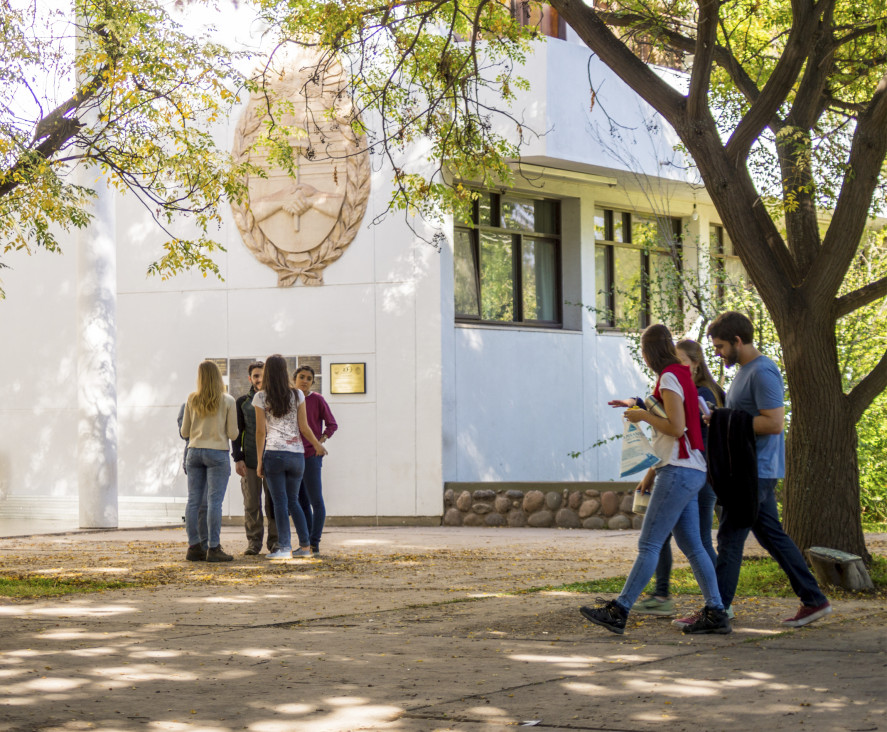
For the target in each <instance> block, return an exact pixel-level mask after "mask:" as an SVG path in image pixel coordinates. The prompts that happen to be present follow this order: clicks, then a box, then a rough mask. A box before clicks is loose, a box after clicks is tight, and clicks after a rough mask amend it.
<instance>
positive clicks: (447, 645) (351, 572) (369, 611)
mask: <svg viewBox="0 0 887 732" xmlns="http://www.w3.org/2000/svg"><path fill="white" fill-rule="evenodd" d="M636 538H637V535H636V533H635V532H630V531H628V532H606V531H603V532H588V531H581V532H580V531H557V530H532V529H524V530H513V531H508V530H489V529H487V530H485V529H443V528H433V529H432V528H333V529H330V530H329V531H328V532H327V534H326V535H325V537H324V546H323V549H324V552H325V554H326V556H327V558H326V559H325V560H323V561H319V562H297V561H292V562H288V563H283V564H276V563H271V562H268V561H267V560H265V559H264V557H242V556H237V557H236V560H235V561H234V562H232V563H230V564H220V565H209V564H204V563H186V562H184V561H182V559H183V557H184V550H185V538H184V532H183V531H182V530H181V529H179V528H176V529H165V530H154V531H116V532H103V533H73V534H61V535H51V536H32V537H25V538H7V539H0V573H2V574H3V575H6V576H8V575H11V574H15V573H16V572H20V573H31V572H35V571H38V572H42V573H44V574H46V575H48V576H56V575H62V576H64V575H68V576H76V575H79V576H90V577H106V578H122V579H130V580H137V581H140V582H143V583H146V584H147V585H148V586H145V587H141V588H138V589H125V590H115V591H107V592H101V593H93V594H87V595H69V596H65V597H62V598H54V599H45V600H26V601H10V600H0V679H2V682H0V732H12V731H22V732H24V731H27V732H30V731H32V730H46V731H50V730H51V731H52V732H61V731H62V730H65V731H69V730H83V729H90V730H100V731H102V732H112V731H117V730H120V731H124V732H129V731H135V730H151V731H154V730H188V731H189V732H196V731H197V730H201V731H205V732H229V731H233V730H252V731H254V732H285V731H288V730H293V731H296V732H334V731H336V730H399V731H400V730H403V731H412V730H421V731H425V730H470V731H478V732H480V731H484V732H488V731H491V730H502V729H508V728H511V727H514V726H519V725H522V724H523V725H527V726H530V725H532V726H535V728H536V729H539V730H597V731H601V730H614V731H617V730H618V731H620V732H629V731H634V730H638V731H640V730H644V731H646V730H649V731H651V732H652V731H653V730H661V729H668V730H692V731H693V732H699V731H701V730H807V731H809V730H855V731H859V732H861V731H863V730H866V731H869V730H887V722H885V719H887V702H885V695H884V691H885V688H887V632H885V624H887V609H885V607H884V605H883V602H882V601H872V600H868V601H859V600H852V601H839V602H837V603H836V610H837V612H836V613H835V614H834V615H832V616H830V617H828V618H826V619H824V620H823V621H821V622H819V623H816V624H814V625H812V626H810V627H808V628H804V629H799V630H791V629H789V630H786V629H784V628H782V627H781V626H780V625H779V623H778V620H779V619H780V618H782V617H786V616H787V615H790V614H792V613H793V611H794V609H795V605H796V603H795V601H793V600H783V599H771V598H763V599H760V600H756V599H743V600H740V601H739V602H737V603H736V606H735V607H736V613H737V618H736V622H735V632H734V633H733V634H732V635H730V636H701V637H700V636H697V637H684V636H682V635H681V634H680V633H679V632H677V631H676V629H675V628H673V627H672V626H671V625H670V624H669V623H668V622H667V621H665V620H662V619H652V618H648V619H644V620H642V621H639V622H634V621H630V623H629V628H628V631H627V633H626V635H625V636H623V637H619V636H614V635H612V634H610V633H608V632H606V631H605V630H603V629H600V628H596V627H591V626H589V625H588V624H587V623H585V622H584V621H583V620H582V618H581V616H579V614H578V613H577V612H576V607H577V606H578V605H579V604H582V603H583V602H587V601H588V600H589V599H590V598H588V597H585V596H579V595H572V594H566V593H558V592H537V593H532V594H525V595H514V594H511V593H513V592H515V591H518V590H522V589H528V588H531V587H539V586H547V585H560V584H563V583H566V582H571V581H575V580H580V579H585V578H591V577H604V576H610V575H614V574H619V573H625V572H626V571H627V569H628V566H629V564H630V562H631V560H632V559H633V556H634V548H633V545H634V542H635V541H636ZM222 544H223V546H225V547H226V548H227V549H229V550H238V551H242V550H243V548H244V547H245V542H244V541H243V540H242V538H241V533H240V531H239V530H238V529H236V528H234V527H225V528H224V529H223V538H222ZM869 546H870V549H871V550H872V551H875V552H878V553H881V554H887V537H885V536H883V535H880V536H875V537H870V542H869ZM751 549H752V551H754V548H751ZM698 602H699V598H698V597H697V598H691V597H686V598H682V599H681V602H680V604H681V606H682V609H683V610H691V609H695V607H696V605H697V604H698Z"/></svg>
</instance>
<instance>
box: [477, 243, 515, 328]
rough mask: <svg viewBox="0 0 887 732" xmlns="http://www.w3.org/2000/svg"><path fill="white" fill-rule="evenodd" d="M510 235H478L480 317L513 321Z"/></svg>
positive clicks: (512, 270)
mask: <svg viewBox="0 0 887 732" xmlns="http://www.w3.org/2000/svg"><path fill="white" fill-rule="evenodd" d="M512 255H513V247H512V240H511V235H510V234H494V233H491V232H481V234H480V291H481V317H482V318H483V319H484V320H514V274H513V273H514V265H513V261H512Z"/></svg>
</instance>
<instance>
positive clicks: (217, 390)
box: [180, 361, 238, 562]
mask: <svg viewBox="0 0 887 732" xmlns="http://www.w3.org/2000/svg"><path fill="white" fill-rule="evenodd" d="M180 432H181V435H182V437H185V438H187V439H188V458H187V464H188V504H187V506H186V507H185V529H186V531H187V532H188V553H187V554H186V555H185V559H187V560H188V561H191V562H196V561H203V560H205V561H207V562H230V561H231V560H232V559H233V557H232V556H231V555H230V554H226V553H225V551H224V550H223V549H222V544H221V538H220V534H221V530H222V501H224V500H225V491H226V490H227V488H228V478H229V477H230V475H231V461H230V460H229V458H228V443H229V441H230V440H233V439H235V438H236V437H237V435H238V429H237V410H236V407H235V402H234V397H232V396H231V395H230V394H226V393H225V384H224V382H223V381H222V372H221V371H219V367H218V366H216V364H215V363H213V362H212V361H203V362H202V363H201V364H200V366H198V367H197V391H195V392H193V393H192V394H190V395H189V396H188V401H187V402H186V403H185V414H184V417H183V419H182V428H181V430H180ZM204 502H206V505H207V511H206V523H207V525H206V526H205V527H200V526H199V525H198V515H199V512H200V506H201V504H203V503H204ZM201 529H203V531H201ZM204 533H205V535H206V537H207V544H208V545H207V546H203V545H202V544H201V543H200V535H201V534H204Z"/></svg>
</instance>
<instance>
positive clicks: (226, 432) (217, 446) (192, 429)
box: [181, 394, 239, 452]
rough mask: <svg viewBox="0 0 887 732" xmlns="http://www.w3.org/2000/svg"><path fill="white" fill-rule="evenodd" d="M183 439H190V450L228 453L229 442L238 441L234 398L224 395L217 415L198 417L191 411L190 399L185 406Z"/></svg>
mask: <svg viewBox="0 0 887 732" xmlns="http://www.w3.org/2000/svg"><path fill="white" fill-rule="evenodd" d="M181 433H182V437H185V438H187V439H188V448H189V449H190V448H192V447H202V448H205V449H207V450H225V452H227V451H228V440H236V439H237V435H238V433H239V430H238V429H237V406H236V403H235V401H234V397H233V396H231V395H230V394H222V403H221V404H220V405H219V410H218V411H217V412H216V413H215V414H209V415H207V416H206V417H198V416H197V415H196V414H194V412H193V411H192V409H191V401H190V399H189V400H188V402H187V403H186V404H185V417H184V419H182V430H181Z"/></svg>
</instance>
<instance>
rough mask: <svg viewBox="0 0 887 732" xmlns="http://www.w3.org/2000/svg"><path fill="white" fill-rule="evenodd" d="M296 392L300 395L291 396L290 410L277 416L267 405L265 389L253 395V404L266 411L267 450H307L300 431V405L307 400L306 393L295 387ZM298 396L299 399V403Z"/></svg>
mask: <svg viewBox="0 0 887 732" xmlns="http://www.w3.org/2000/svg"><path fill="white" fill-rule="evenodd" d="M294 393H295V394H296V395H298V397H296V396H293V395H291V396H290V411H288V412H287V413H286V414H285V415H284V416H283V417H275V416H274V415H273V414H271V410H270V409H268V408H267V407H266V406H265V392H264V391H260V392H257V393H256V395H255V396H254V397H253V406H254V407H255V408H256V409H262V410H264V411H265V450H281V451H283V452H305V446H304V445H302V435H301V432H300V431H299V405H300V404H301V403H302V402H304V401H305V395H304V394H303V393H302V392H301V391H299V390H298V389H295V390H294ZM296 398H298V400H299V401H298V403H297V402H296Z"/></svg>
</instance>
